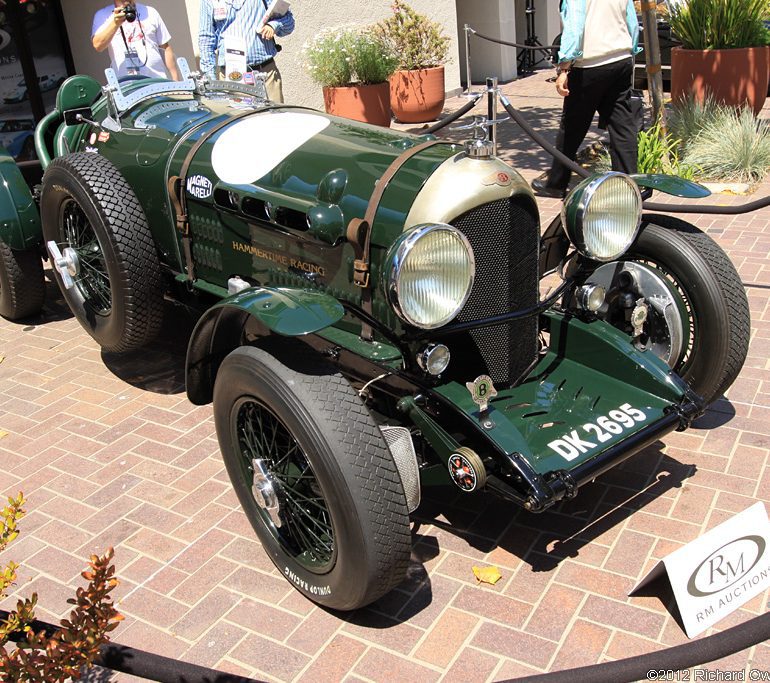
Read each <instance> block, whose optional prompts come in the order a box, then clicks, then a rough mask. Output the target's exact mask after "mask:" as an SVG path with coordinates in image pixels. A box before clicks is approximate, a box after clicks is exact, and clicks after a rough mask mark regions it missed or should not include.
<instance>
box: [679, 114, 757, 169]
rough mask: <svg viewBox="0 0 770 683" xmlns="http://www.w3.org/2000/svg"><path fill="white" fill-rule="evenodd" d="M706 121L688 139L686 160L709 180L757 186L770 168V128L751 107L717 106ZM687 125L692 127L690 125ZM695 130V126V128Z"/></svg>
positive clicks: (685, 153) (684, 154) (685, 152)
mask: <svg viewBox="0 0 770 683" xmlns="http://www.w3.org/2000/svg"><path fill="white" fill-rule="evenodd" d="M704 118H705V122H704V123H703V124H702V125H701V126H700V129H699V130H697V132H696V133H695V135H694V136H693V137H692V138H691V139H688V141H687V144H686V145H685V148H684V152H683V158H684V161H685V162H686V163H690V164H697V165H698V167H699V168H700V169H701V172H702V174H703V175H704V176H705V177H708V178H713V179H718V180H732V181H738V182H746V183H753V182H757V181H759V180H762V178H764V177H765V175H767V171H768V169H769V168H770V125H769V124H768V123H767V122H766V121H759V120H757V119H755V118H754V114H753V112H752V111H751V110H750V109H748V108H743V109H735V108H733V107H727V106H720V105H713V103H712V109H711V110H710V111H709V112H708V114H707V115H706V116H705V117H704ZM687 125H692V124H690V123H688V124H687ZM693 128H695V126H693Z"/></svg>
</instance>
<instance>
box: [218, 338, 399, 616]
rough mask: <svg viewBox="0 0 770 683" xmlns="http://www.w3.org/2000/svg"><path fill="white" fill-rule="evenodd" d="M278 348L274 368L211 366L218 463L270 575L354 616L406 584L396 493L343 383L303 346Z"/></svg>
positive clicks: (243, 353) (246, 360) (262, 358)
mask: <svg viewBox="0 0 770 683" xmlns="http://www.w3.org/2000/svg"><path fill="white" fill-rule="evenodd" d="M266 345H268V344H266ZM276 345H277V346H278V348H279V351H278V352H279V353H281V360H278V358H276V357H275V356H273V355H271V354H270V353H269V352H268V351H267V350H266V349H264V348H256V347H253V346H242V347H239V348H237V349H235V350H234V351H232V352H230V353H229V354H228V355H227V357H226V358H225V359H224V360H223V361H222V364H221V366H220V367H219V370H218V373H217V376H216V381H215V384H214V421H215V423H216V428H217V437H218V439H219V445H220V448H221V450H222V459H223V460H224V463H225V467H226V468H227V473H228V475H229V476H230V481H231V482H232V484H233V488H234V489H235V493H236V495H237V496H238V500H239V501H240V503H241V507H242V508H243V511H244V513H245V514H246V517H247V519H248V520H249V522H250V523H251V525H252V527H253V528H254V531H255V532H256V534H257V536H258V537H259V540H260V542H261V543H262V547H263V548H264V550H265V552H266V553H267V555H268V556H269V557H270V559H271V561H272V562H273V563H274V564H275V566H276V568H277V569H278V571H279V572H281V574H282V575H283V576H284V577H285V578H286V579H287V580H288V581H290V582H291V584H292V585H293V586H294V587H295V588H296V589H297V590H298V591H300V592H301V593H302V594H303V595H305V596H306V597H307V598H309V599H310V600H313V601H315V602H317V603H319V604H322V605H324V606H325V607H329V608H332V609H339V610H352V609H357V608H358V607H363V606H364V605H368V604H369V603H371V602H373V601H374V600H376V599H377V598H379V597H380V596H381V595H384V594H385V593H387V592H388V591H389V590H390V589H391V588H393V587H394V586H396V585H397V584H398V583H400V582H401V581H402V580H403V578H404V575H405V573H406V568H407V566H408V563H409V555H410V549H411V536H410V533H409V513H408V509H407V502H406V495H405V494H404V487H403V485H402V484H401V478H400V476H399V473H398V470H397V468H396V465H395V463H394V461H393V457H392V455H391V454H390V451H389V450H388V446H387V444H386V443H385V440H384V439H383V436H382V433H381V432H380V430H379V428H378V427H377V424H376V423H375V422H374V420H373V419H372V416H371V415H370V414H369V411H368V410H367V409H366V406H364V404H363V403H362V402H361V399H360V398H359V396H358V394H357V392H356V391H355V390H354V389H353V388H352V387H351V386H350V384H349V383H348V382H347V380H346V379H345V378H344V377H342V375H340V374H339V373H338V372H336V370H335V369H334V368H332V367H329V366H328V365H327V364H326V361H325V360H323V359H321V358H319V357H317V356H315V355H314V354H312V353H309V352H308V349H307V348H306V347H304V345H303V344H302V343H293V342H292V341H291V340H289V339H285V338H282V339H281V340H280V341H277V340H276ZM271 348H272V347H271ZM283 360H285V361H286V364H284V363H283V362H281V361H283Z"/></svg>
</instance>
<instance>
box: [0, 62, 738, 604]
mask: <svg viewBox="0 0 770 683" xmlns="http://www.w3.org/2000/svg"><path fill="white" fill-rule="evenodd" d="M190 82H191V81H188V84H189V83H190ZM185 87H186V86H185ZM109 88H110V86H109V85H108V88H107V89H106V90H109ZM113 93H114V84H113ZM121 102H122V103H123V106H122V105H121ZM36 141H37V147H38V153H39V155H40V157H41V160H42V161H43V164H44V166H49V164H50V168H49V170H48V171H47V172H46V177H48V176H49V175H50V176H51V177H57V178H59V177H61V175H55V174H54V172H53V169H54V168H56V167H57V165H58V166H59V170H58V171H57V172H58V173H59V174H61V173H62V168H63V167H62V166H61V165H60V161H61V159H66V158H67V157H68V156H70V155H73V154H74V155H96V156H99V157H101V158H102V159H104V160H106V161H107V162H109V164H110V165H111V166H112V167H114V169H115V170H116V172H117V174H119V176H120V177H122V178H123V179H125V181H126V183H127V185H128V186H129V187H130V188H131V189H132V190H133V192H134V193H135V195H136V198H137V200H138V202H139V205H140V206H141V211H142V213H143V214H144V217H145V218H146V224H147V226H148V228H149V231H150V233H151V236H152V241H153V243H154V247H155V252H156V255H157V261H158V264H159V267H160V273H161V276H162V279H163V283H164V285H163V288H164V291H172V292H176V293H177V295H178V296H179V297H180V298H181V299H183V300H185V301H186V302H190V301H194V302H195V305H196V306H197V307H198V308H200V310H201V315H200V318H199V321H198V323H197V325H196V327H195V330H194V332H193V334H192V338H191V339H190V341H189V348H188V358H187V392H188V396H189V398H190V400H191V401H192V402H194V403H198V404H205V403H208V402H210V401H211V400H212V398H213V397H214V395H215V387H216V381H217V376H218V374H219V372H220V368H221V367H222V364H223V363H224V362H225V359H227V358H228V355H229V354H231V352H233V350H235V349H238V348H239V347H243V346H244V345H250V344H256V345H257V346H259V345H260V344H261V341H260V340H265V339H268V338H272V339H274V340H275V339H278V340H279V341H278V344H279V345H280V344H281V342H280V340H281V339H285V338H291V339H293V340H295V341H294V342H292V344H295V343H300V344H301V345H302V348H304V349H306V350H307V351H308V352H310V353H312V354H315V355H316V356H317V357H318V358H322V359H323V362H324V363H325V364H331V365H332V366H333V367H334V369H336V370H337V371H338V372H340V373H341V375H342V376H344V378H345V379H346V380H347V382H348V383H349V384H350V385H351V386H352V387H353V388H354V389H355V390H356V391H357V393H358V395H359V396H360V397H361V400H362V401H363V402H364V403H365V405H366V407H367V409H368V410H369V411H370V412H371V414H372V415H374V416H376V422H377V423H378V424H380V425H383V424H384V425H390V426H394V425H396V426H401V427H405V428H406V429H407V430H409V434H410V435H411V437H412V439H413V440H414V441H415V443H416V444H418V448H417V455H413V456H412V457H413V459H414V460H415V461H416V465H417V468H416V471H417V472H418V474H417V475H414V474H411V475H410V474H408V473H406V470H405V469H404V468H403V467H401V466H400V465H399V474H400V476H401V478H402V480H403V479H404V478H405V477H410V476H411V477H412V479H414V477H415V476H417V477H419V480H420V481H411V482H409V483H411V485H412V486H415V485H416V486H418V487H419V486H420V485H421V484H422V485H425V484H430V483H449V482H454V483H455V484H457V485H458V486H459V487H460V489H461V490H463V491H466V492H468V493H471V492H474V491H478V490H481V489H486V490H491V491H494V492H495V493H497V494H499V495H502V496H503V497H505V498H507V499H508V500H510V501H512V502H514V503H516V504H517V505H520V506H522V507H524V508H526V509H528V510H530V511H541V510H544V509H546V508H548V507H549V506H551V505H553V504H554V503H556V502H558V501H559V500H561V499H564V498H569V497H572V496H574V495H575V494H576V492H577V489H578V487H579V486H580V485H582V484H584V483H586V482H589V481H591V480H592V479H594V478H595V477H596V476H598V475H599V474H601V473H602V472H604V471H606V470H607V469H609V468H611V467H614V466H615V465H617V464H618V463H620V462H622V461H623V460H625V459H626V458H627V457H629V456H630V455H632V454H634V453H636V452H638V451H639V450H640V449H642V448H644V447H645V446H646V445H648V444H650V443H652V442H653V441H655V440H656V439H658V438H659V437H660V436H662V435H664V434H666V433H668V432H670V431H672V430H674V429H683V428H685V427H686V426H687V425H688V424H689V423H690V421H691V420H692V419H693V418H694V417H695V416H697V415H698V414H700V413H701V412H702V411H703V410H704V408H705V405H706V401H707V400H712V399H713V397H707V398H706V400H704V399H703V398H702V397H701V396H699V395H698V393H697V392H696V391H693V390H692V388H691V387H690V386H688V382H686V381H684V380H683V379H682V377H681V376H680V375H679V374H678V372H677V371H676V369H677V368H676V362H675V361H674V360H669V362H666V361H665V360H664V359H663V358H661V357H659V355H660V354H657V355H656V353H653V352H652V351H650V350H646V349H645V348H644V347H643V345H641V344H639V343H632V340H631V339H630V337H629V334H628V331H627V330H623V329H618V327H619V325H617V324H611V323H612V321H605V320H603V319H601V316H598V315H595V314H594V313H592V312H591V310H588V309H586V308H585V307H584V308H581V307H580V306H577V305H576V304H575V291H576V288H577V287H578V286H579V285H580V284H581V282H583V280H584V279H585V278H583V280H581V275H580V273H581V272H582V271H580V269H579V268H578V271H577V272H578V274H577V275H575V276H574V277H573V278H572V279H570V278H567V279H566V280H565V283H564V284H562V286H561V287H560V289H559V290H558V292H557V295H551V296H550V297H549V298H548V299H546V300H541V298H540V294H539V281H540V278H541V277H542V276H543V275H544V274H545V273H546V272H552V271H553V270H554V268H555V267H556V266H557V264H559V263H561V264H562V265H563V264H565V263H570V257H569V256H567V252H568V250H569V249H571V247H570V244H569V241H568V240H567V238H566V235H565V231H564V230H563V228H562V226H561V224H560V222H559V220H557V221H556V222H555V223H554V224H553V225H552V226H551V227H550V228H549V229H548V230H547V231H545V233H544V234H543V236H542V238H541V229H540V223H539V217H538V212H537V205H536V203H535V200H534V197H533V196H532V194H531V192H530V190H529V188H528V186H527V184H526V183H525V182H524V180H523V179H522V178H521V176H519V174H518V173H516V172H515V171H513V170H512V169H511V168H510V167H509V166H507V165H506V164H504V163H503V162H501V161H500V160H498V159H496V158H495V157H493V156H489V155H485V154H480V155H475V154H471V153H470V152H469V151H468V150H466V149H465V148H464V147H463V146H460V145H457V144H454V143H451V142H442V141H437V140H432V139H429V138H423V137H418V136H413V135H408V134H404V133H399V132H394V131H391V130H388V129H382V128H375V127H373V126H368V125H366V124H360V123H357V122H353V121H348V120H344V119H338V118H334V117H330V116H327V115H326V114H321V113H318V112H316V111H313V110H308V109H303V108H298V107H290V106H281V105H271V104H269V103H265V102H263V101H261V100H260V99H259V98H255V97H254V95H253V93H252V92H251V91H250V90H249V89H248V88H246V89H243V88H241V90H240V91H238V88H237V87H235V86H228V87H225V86H222V85H217V84H215V85H214V86H211V87H209V89H206V88H201V87H200V84H199V83H198V84H197V85H195V87H194V88H193V87H191V88H189V89H188V90H187V91H185V90H183V89H182V87H181V86H179V85H176V86H175V85H174V84H170V83H167V82H163V81H157V82H156V81H137V82H134V83H129V84H124V85H122V86H120V89H119V91H118V92H117V96H115V95H114V94H113V96H112V97H110V96H104V95H102V96H100V92H99V86H98V85H96V83H95V82H93V81H91V80H90V79H88V78H87V77H81V76H76V77H72V78H71V79H69V80H68V81H67V82H65V84H64V85H63V86H62V88H61V90H60V92H59V97H58V99H57V109H56V111H54V112H53V113H52V114H51V115H49V116H48V117H47V119H46V120H45V121H44V122H43V123H42V124H41V126H40V127H39V128H38V131H37V135H36ZM418 148H419V150H418V151H416V152H415V150H416V149H418ZM410 152H411V153H412V155H411V156H409V154H410ZM405 153H406V154H405ZM58 158H61V159H58ZM78 158H82V157H78ZM51 160H53V161H51ZM82 163H83V164H85V165H88V159H87V158H83V161H82ZM104 163H105V162H102V161H100V162H99V164H101V165H102V166H103V165H104ZM10 164H11V162H10V161H9V159H8V158H3V159H0V171H2V172H3V175H4V177H6V178H7V179H8V178H10V179H11V181H10V182H7V183H6V185H5V187H4V188H3V189H2V190H1V191H2V192H3V193H4V194H3V195H2V196H1V197H0V208H1V209H3V210H4V214H3V220H2V221H1V222H0V240H1V241H2V242H4V243H5V244H6V245H8V246H10V247H11V248H12V249H13V250H18V251H21V250H30V249H33V248H36V247H41V246H42V244H43V242H44V241H45V240H44V237H43V231H42V229H41V227H40V221H39V219H38V215H37V211H36V209H35V208H34V207H33V203H32V200H31V197H30V195H29V193H28V191H26V192H25V190H26V187H21V186H20V185H19V183H20V182H21V181H20V178H19V174H18V172H15V173H14V169H13V168H11V167H10ZM84 167H85V166H84ZM389 171H390V175H391V176H392V177H390V176H388V177H387V178H384V176H386V175H387V174H388V173H389ZM651 182H653V181H652V180H650V181H649V182H648V184H649V183H651ZM654 182H655V183H656V184H657V185H658V186H660V184H661V182H664V181H661V180H660V179H657V180H655V181H654ZM52 184H55V183H53V182H52V181H50V182H49V183H48V185H47V184H46V179H45V178H44V180H43V194H42V202H43V204H42V205H41V212H42V215H43V220H44V221H46V220H55V218H54V219H51V218H50V215H53V214H52V213H51V211H48V213H47V210H46V206H45V202H46V201H47V200H46V197H47V196H53V195H54V194H55V191H56V188H55V187H52ZM640 184H645V180H644V179H643V178H641V179H640ZM674 185H676V184H675V183H674ZM682 187H683V186H676V187H675V188H674V191H677V188H678V189H679V190H681V191H686V188H685V189H682ZM47 188H48V189H47ZM47 193H48V194H47ZM375 194H378V199H377V201H374V202H373V201H372V196H373V195H375ZM65 205H66V204H62V206H65ZM66 206H69V205H66ZM581 206H582V205H581V204H580V201H578V200H577V199H576V200H574V201H573V202H572V203H571V204H568V207H567V208H568V210H567V211H565V214H564V215H565V218H564V220H566V221H572V220H574V218H573V216H572V214H574V213H576V212H577V213H579V212H580V211H581V210H582V208H581ZM367 210H369V211H370V214H369V216H368V217H369V218H370V219H371V218H372V217H373V219H372V220H371V224H370V225H369V224H368V223H367V224H366V225H364V227H363V232H361V224H360V221H362V220H364V219H365V218H366V217H367ZM62 211H64V209H62ZM47 215H48V216H49V218H46V216H47ZM68 215H69V214H68ZM63 220H64V219H63ZM437 224H442V225H449V226H453V229H455V230H458V231H460V232H462V234H463V235H464V237H465V238H466V240H467V242H468V243H469V244H470V247H471V248H472V256H473V258H474V259H475V280H474V281H473V286H472V289H471V290H470V292H469V294H468V295H467V299H466V300H465V302H464V303H463V305H462V307H461V309H460V310H459V311H458V312H457V314H456V315H455V316H453V319H452V320H451V321H449V322H448V323H446V324H443V325H440V326H438V327H433V328H431V327H425V328H420V327H419V326H415V325H411V324H409V322H408V321H407V320H405V316H404V315H401V314H399V311H398V305H397V304H398V301H397V299H398V296H399V293H398V292H394V279H393V271H394V269H395V268H396V265H394V264H395V263H396V261H397V256H396V255H395V254H396V252H397V251H398V248H399V245H400V244H402V243H403V241H404V240H405V239H406V238H407V237H408V236H409V235H410V234H412V232H413V231H414V230H415V229H416V226H422V225H437ZM367 229H368V230H369V231H370V232H369V234H368V235H367V236H366V237H365V238H364V237H362V234H363V235H365V234H366V231H367ZM567 232H568V233H569V230H567ZM97 236H98V233H97ZM62 246H63V245H62ZM362 254H363V258H362ZM81 258H82V255H81ZM65 260H66V259H65ZM577 260H579V259H577ZM575 261H576V259H574V258H573V259H572V261H571V263H572V264H573V266H574V263H575ZM362 262H365V263H364V266H362V265H361V264H362ZM70 265H71V266H72V261H70ZM594 265H595V264H594ZM71 269H72V270H73V271H76V272H80V271H78V267H77V266H72V268H71ZM567 270H569V268H567ZM60 272H61V271H60ZM58 277H59V276H58V275H57V278H58ZM76 279H77V275H76ZM76 286H77V285H76ZM394 302H396V303H394ZM637 307H638V304H637ZM105 310H110V309H109V306H108V305H106V306H105ZM636 310H637V309H634V311H636ZM114 313H115V312H114V310H113V311H112V313H110V314H111V315H112V314H114ZM95 336H96V338H97V341H99V337H98V336H97V335H95ZM436 345H441V346H442V348H443V347H446V348H447V349H448V350H449V352H450V354H451V358H450V361H449V364H448V366H447V367H446V369H445V370H443V371H442V372H441V373H440V374H438V375H435V374H431V373H430V372H428V371H426V370H425V369H423V365H421V360H420V359H421V358H422V357H423V356H422V354H423V353H424V352H425V351H426V349H429V348H433V347H435V346H436ZM268 348H275V347H268ZM290 348H295V347H294V346H291V347H290ZM738 353H740V352H738ZM733 355H734V354H733ZM744 356H745V350H744ZM280 357H281V356H280V354H279V358H280ZM284 360H285V362H286V363H289V364H290V361H289V360H288V356H287V357H284ZM741 362H742V359H741ZM739 367H740V366H739ZM672 368H673V369H672ZM736 372H737V370H736ZM482 377H487V378H488V379H490V380H491V383H492V384H491V385H490V386H491V388H492V389H493V392H496V393H494V395H493V397H492V398H491V400H490V401H489V403H488V404H486V405H485V403H484V401H483V399H482V400H475V399H478V396H476V397H475V398H474V395H473V390H474V385H473V383H474V382H476V383H477V384H476V387H475V390H476V391H477V392H478V391H479V390H480V389H479V386H481V385H482V384H484V382H483V381H482V382H481V383H479V381H478V380H479V379H480V378H482ZM730 381H731V380H730ZM488 390H489V386H487V387H486V388H482V389H481V391H482V392H484V391H488ZM458 455H459V456H462V458H461V459H457V458H458ZM453 459H454V460H453ZM309 460H311V465H312V464H313V463H312V457H310V458H309ZM453 462H455V466H453V464H452V463H453ZM457 463H462V464H464V465H468V467H469V468H470V470H471V471H470V474H468V472H467V471H466V472H463V471H462V468H461V469H460V471H458V467H457V466H456V464H457ZM403 483H404V487H405V488H407V484H408V482H406V481H404V482H403ZM322 488H323V487H322ZM271 492H272V491H271ZM239 495H240V494H239ZM255 495H256V494H255ZM261 505H262V504H261V503H260V506H261ZM333 516H334V515H332V517H333ZM279 526H280V525H279ZM335 528H336V527H335ZM273 532H275V533H276V534H277V533H278V532H276V531H275V529H273ZM277 537H278V536H276V538H277ZM340 552H341V551H340ZM273 559H274V561H276V564H277V565H278V566H279V568H280V569H283V567H282V565H281V564H280V562H281V560H280V559H276V556H275V554H273ZM303 571H304V570H303ZM285 573H286V575H287V577H288V578H289V579H290V580H291V581H293V582H294V583H295V585H297V587H298V588H299V589H300V590H302V591H303V592H305V593H306V594H307V595H308V596H309V597H311V598H312V599H317V600H319V602H324V604H328V605H330V606H332V607H339V608H341V609H348V608H351V607H355V606H359V605H360V604H364V603H365V602H370V601H371V600H372V599H374V598H376V597H377V595H379V594H381V592H382V589H380V591H379V592H378V591H377V590H370V591H368V592H366V591H365V597H360V596H359V597H358V598H349V599H347V598H346V599H344V600H340V601H336V602H335V601H334V600H333V599H331V598H330V599H329V600H327V601H324V599H322V598H319V595H321V594H322V593H324V591H325V590H326V589H323V590H322V589H321V588H318V587H316V588H315V589H313V588H312V586H311V587H308V585H306V584H305V583H304V582H303V581H304V580H301V579H298V578H296V577H297V576H301V574H297V573H296V572H295V568H291V567H289V565H287V568H286V571H285ZM392 583H393V582H391V584H392ZM389 587H390V586H387V587H385V589H387V588H389ZM329 590H331V589H329Z"/></svg>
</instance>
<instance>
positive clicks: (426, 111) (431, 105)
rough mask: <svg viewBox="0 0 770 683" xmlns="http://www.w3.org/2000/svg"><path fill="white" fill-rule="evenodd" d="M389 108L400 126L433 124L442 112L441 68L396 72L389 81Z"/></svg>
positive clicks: (442, 76)
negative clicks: (401, 124)
mask: <svg viewBox="0 0 770 683" xmlns="http://www.w3.org/2000/svg"><path fill="white" fill-rule="evenodd" d="M390 108H391V109H392V110H393V115H394V116H395V117H396V119H397V120H398V121H401V122H402V123H424V122H425V121H435V120H436V119H437V118H438V116H439V114H441V110H442V109H443V108H444V67H443V66H434V67H431V68H429V69H412V70H409V71H396V72H395V73H394V74H393V75H392V76H391V77H390Z"/></svg>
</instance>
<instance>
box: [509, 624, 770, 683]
mask: <svg viewBox="0 0 770 683" xmlns="http://www.w3.org/2000/svg"><path fill="white" fill-rule="evenodd" d="M768 638H770V612H765V614H763V615H761V616H759V617H754V618H753V619H751V620H750V621H747V622H745V623H743V624H739V625H738V626H733V627H732V628H729V629H727V630H726V631H722V632H721V633H717V634H715V635H713V636H707V637H706V638H700V639H698V640H694V641H692V642H690V643H685V644H684V645H677V646H675V647H670V648H668V649H666V650H658V651H656V652H650V653H648V654H645V655H639V656H638V657H629V658H628V659H621V660H620V661H617V662H605V663H604V664H594V665H593V666H582V667H580V668H578V669H567V670H564V671H554V672H552V673H548V674H541V675H539V676H527V677H526V678H520V679H516V680H517V681H519V683H625V682H626V681H639V680H642V681H643V680H656V679H655V678H649V676H648V674H649V672H651V671H661V672H664V671H666V672H674V671H684V670H686V669H689V668H690V667H693V666H697V665H699V664H705V663H706V662H713V661H715V660H717V659H722V658H723V657H727V656H728V655H731V654H734V653H735V652H740V651H741V650H745V649H747V648H749V647H751V646H752V645H757V644H758V643H761V642H763V641H765V640H767V639H768Z"/></svg>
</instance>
